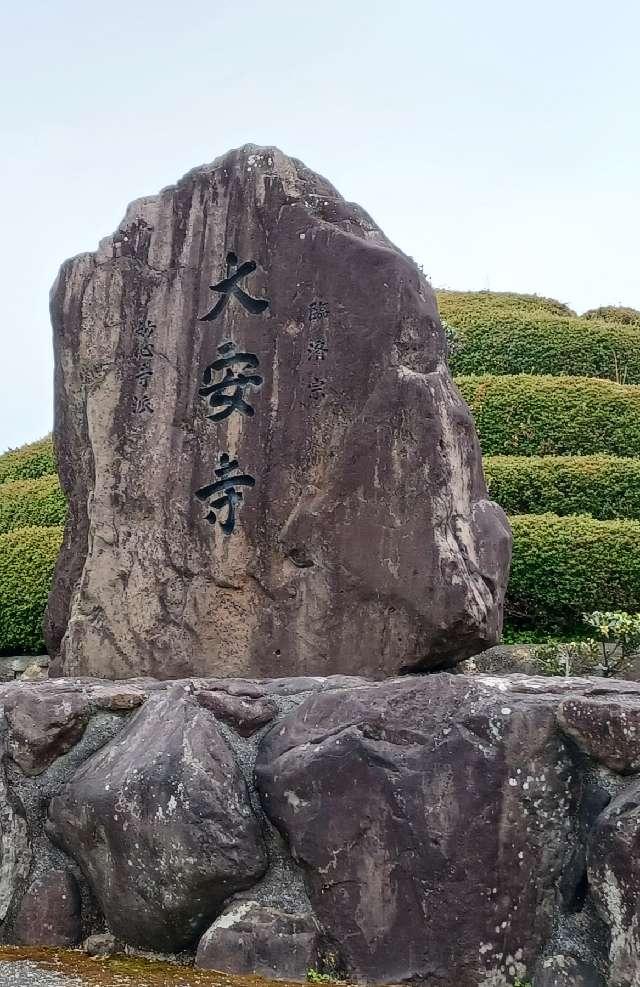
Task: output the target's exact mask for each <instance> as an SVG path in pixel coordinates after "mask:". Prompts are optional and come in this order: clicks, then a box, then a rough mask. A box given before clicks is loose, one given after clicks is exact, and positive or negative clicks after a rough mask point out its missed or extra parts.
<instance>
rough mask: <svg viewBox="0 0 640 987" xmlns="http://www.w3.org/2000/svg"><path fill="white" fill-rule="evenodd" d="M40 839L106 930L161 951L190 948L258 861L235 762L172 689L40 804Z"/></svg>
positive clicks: (256, 838)
mask: <svg viewBox="0 0 640 987" xmlns="http://www.w3.org/2000/svg"><path fill="white" fill-rule="evenodd" d="M49 833H50V835H51V836H52V838H53V839H54V840H55V842H56V843H57V844H58V845H59V846H60V847H61V848H62V849H64V850H65V851H66V852H67V853H68V854H70V856H71V857H73V858H74V859H75V860H76V862H77V863H78V864H79V866H80V867H81V868H82V871H83V873H84V874H85V876H86V878H87V880H88V882H89V884H90V886H91V889H92V891H93V893H94V894H95V896H96V898H97V900H98V902H99V904H100V906H101V908H102V911H103V913H104V915H105V917H106V919H107V924H108V926H109V928H110V930H111V932H113V933H114V934H115V935H116V936H117V937H118V938H120V939H122V940H124V941H125V942H128V943H131V944H133V945H135V946H137V947H139V948H142V949H153V950H157V951H160V952H165V953H166V952H178V951H179V950H181V949H187V948H189V947H190V946H193V945H195V943H196V942H197V941H198V939H199V938H200V936H201V935H202V933H203V932H204V931H205V929H206V928H207V927H208V926H209V925H210V924H211V922H212V921H213V919H214V918H215V917H216V915H217V914H218V912H219V911H220V908H221V907H222V904H223V902H224V900H225V899H226V898H228V897H229V896H230V895H232V894H234V893H235V892H237V891H241V890H244V889H245V888H248V887H250V886H251V885H252V884H253V883H254V882H255V881H256V880H257V879H258V878H259V877H260V876H261V875H262V874H263V872H264V870H265V868H266V864H267V861H266V855H265V850H264V845H263V841H262V834H261V831H260V826H259V824H258V821H257V819H256V817H255V815H254V813H253V810H252V808H251V804H250V801H249V795H248V792H247V787H246V783H245V782H244V779H243V778H242V775H241V773H240V770H239V767H238V765H237V763H236V760H235V758H234V756H233V754H232V753H231V751H230V750H229V748H228V747H227V745H226V743H225V741H224V739H223V738H222V736H221V735H220V733H219V731H218V728H217V726H216V722H215V719H214V717H213V716H212V715H211V714H210V713H208V712H207V711H206V710H204V709H203V708H202V707H201V706H199V705H198V704H197V703H196V701H195V700H194V698H193V696H192V695H191V694H190V693H189V692H188V691H187V690H186V689H185V688H183V687H175V688H174V689H172V690H169V692H167V693H166V694H164V695H160V696H158V697H152V698H151V699H149V700H148V701H147V703H146V704H145V705H144V706H143V707H142V709H140V710H139V711H138V712H137V713H135V714H134V715H133V717H132V718H131V719H130V720H129V722H128V724H127V725H126V726H125V727H124V728H123V730H122V731H121V732H120V733H118V734H117V736H116V737H115V738H114V739H113V740H112V741H111V743H109V744H108V745H107V746H106V747H104V748H103V749H102V750H99V751H98V752H97V753H96V754H94V755H93V756H92V757H91V758H89V760H88V761H87V762H86V763H85V764H84V765H82V767H81V768H80V769H79V770H78V771H77V772H76V773H75V774H74V775H73V777H72V778H71V780H70V781H69V783H68V784H67V785H66V787H65V788H64V789H63V790H62V792H61V793H60V794H59V795H57V796H56V797H55V798H54V799H53V800H52V802H51V804H50V808H49Z"/></svg>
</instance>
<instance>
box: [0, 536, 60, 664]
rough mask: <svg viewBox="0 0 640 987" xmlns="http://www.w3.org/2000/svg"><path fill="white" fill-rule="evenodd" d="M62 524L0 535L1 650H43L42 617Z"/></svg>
mask: <svg viewBox="0 0 640 987" xmlns="http://www.w3.org/2000/svg"><path fill="white" fill-rule="evenodd" d="M61 544H62V528H61V527H60V526H59V525H56V526H55V527H49V528H35V527H31V528H19V529H17V530H16V531H10V532H9V533H8V534H5V535H0V654H11V653H13V654H16V653H19V654H24V653H27V654H42V651H43V649H44V640H43V637H42V619H43V616H44V610H45V607H46V604H47V596H48V593H49V588H50V586H51V580H52V578H53V570H54V567H55V564H56V559H57V557H58V552H59V550H60V545H61Z"/></svg>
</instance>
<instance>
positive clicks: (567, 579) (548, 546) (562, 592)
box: [506, 514, 640, 630]
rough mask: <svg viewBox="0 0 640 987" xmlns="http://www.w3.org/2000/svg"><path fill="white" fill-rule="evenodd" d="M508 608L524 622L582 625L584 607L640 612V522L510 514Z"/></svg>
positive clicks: (510, 615) (513, 617)
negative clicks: (511, 552) (510, 539)
mask: <svg viewBox="0 0 640 987" xmlns="http://www.w3.org/2000/svg"><path fill="white" fill-rule="evenodd" d="M509 520H510V522H511V526H512V528H513V562H512V565H511V579H510V581H509V588H508V591H507V605H506V613H507V616H508V618H509V620H510V621H511V622H512V623H513V622H514V621H515V622H516V623H517V624H519V625H520V626H527V625H529V626H535V625H536V624H537V625H539V626H540V625H541V626H543V627H545V628H547V629H550V628H551V625H554V626H555V628H557V629H558V630H562V629H567V630H570V629H571V628H573V627H577V628H579V627H580V625H581V623H582V620H581V616H582V614H583V613H584V612H589V611H593V610H627V611H629V612H630V613H637V612H639V611H640V521H622V520H618V521H596V520H595V519H594V518H591V517H584V516H574V517H558V516H557V515H555V514H538V515H534V514H525V515H516V516H512V517H510V519H509Z"/></svg>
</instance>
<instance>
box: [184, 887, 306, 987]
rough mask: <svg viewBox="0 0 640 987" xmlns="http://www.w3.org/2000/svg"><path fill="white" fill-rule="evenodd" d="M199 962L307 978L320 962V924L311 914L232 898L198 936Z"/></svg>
mask: <svg viewBox="0 0 640 987" xmlns="http://www.w3.org/2000/svg"><path fill="white" fill-rule="evenodd" d="M195 965H196V967H199V968H200V969H202V970H220V971H222V972H223V973H235V974H255V975H257V976H259V977H266V978H268V979H270V980H273V979H283V980H301V981H304V982H306V980H307V973H308V971H309V970H313V969H315V968H316V967H317V965H318V928H317V925H316V923H315V921H314V920H313V918H312V916H310V915H305V914H291V913H287V912H283V911H280V910H279V909H277V908H272V907H269V906H266V905H260V904H259V903H258V902H256V901H238V902H234V903H233V904H232V905H231V906H230V907H229V908H227V909H226V910H225V911H224V912H223V913H222V915H221V916H220V917H219V918H218V919H216V921H215V922H214V923H213V925H212V926H211V928H210V929H208V930H207V931H206V932H205V934H204V936H203V937H202V939H201V940H200V944H199V945H198V952H197V953H196V964H195Z"/></svg>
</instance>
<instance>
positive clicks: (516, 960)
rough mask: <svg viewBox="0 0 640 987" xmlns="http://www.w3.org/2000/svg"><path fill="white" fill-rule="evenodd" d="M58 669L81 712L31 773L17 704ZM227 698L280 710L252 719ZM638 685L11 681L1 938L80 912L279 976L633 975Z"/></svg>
mask: <svg viewBox="0 0 640 987" xmlns="http://www.w3.org/2000/svg"><path fill="white" fill-rule="evenodd" d="M45 690H48V692H46V695H47V697H48V702H49V703H50V704H51V706H52V708H55V707H56V704H57V703H59V702H63V701H64V699H65V697H66V696H68V695H69V694H72V695H74V696H76V697H81V698H84V700H86V703H87V704H88V710H89V713H88V716H89V722H88V723H87V724H86V727H85V729H84V732H83V734H82V736H81V737H80V738H79V739H78V740H77V742H76V743H75V745H74V746H73V747H72V748H70V749H69V750H68V751H66V753H64V754H63V756H58V757H57V758H56V759H55V760H54V761H53V763H51V764H50V765H49V767H48V769H47V770H46V771H44V772H43V773H41V774H39V775H29V774H27V775H25V774H24V773H23V772H22V770H21V769H20V768H19V767H18V766H17V764H15V763H14V762H13V760H12V758H11V757H9V756H8V750H9V747H8V744H9V741H10V737H11V730H10V725H9V722H8V719H7V716H6V714H5V713H4V712H3V710H4V709H5V708H10V709H11V710H12V711H13V719H14V721H15V720H19V718H20V717H19V715H18V714H19V710H20V707H21V705H24V708H25V710H28V709H30V708H31V705H32V704H33V702H34V699H35V698H37V697H39V700H40V701H41V702H42V696H43V692H44V691H45ZM212 696H213V697H214V698H213V700H211V697H212ZM227 700H229V701H230V702H229V705H227ZM212 701H213V703H214V705H215V704H218V709H217V711H216V712H214V711H213V710H212V709H209V708H207V705H206V704H207V703H211V702H212ZM231 701H233V703H235V702H238V703H240V704H241V705H240V709H241V711H242V713H243V716H244V714H245V713H246V710H245V708H244V704H247V705H248V706H249V707H256V708H258V709H260V708H262V707H263V706H264V705H266V704H268V708H269V712H270V713H273V719H272V720H270V722H269V723H267V724H266V725H265V726H263V727H262V728H261V732H259V733H255V734H253V735H251V736H248V737H245V736H242V735H241V733H240V730H239V729H238V726H237V725H236V726H233V727H232V728H231V729H229V720H228V719H224V717H223V716H222V713H223V712H224V713H225V715H227V714H229V711H230V710H235V709H236V708H235V706H234V705H233V703H232V702H231ZM133 702H136V703H138V702H142V705H141V706H140V707H135V708H129V707H130V706H131V705H132V704H133ZM594 709H595V711H596V713H597V715H594V712H593V711H594ZM637 709H640V685H638V684H637V683H633V682H624V681H617V680H602V679H587V678H584V679H581V678H574V679H551V678H543V677H539V676H527V675H506V676H505V675H500V676H491V675H479V674H475V675H473V676H465V675H458V674H456V675H450V674H446V673H440V674H436V675H429V676H403V677H398V678H395V679H390V680H387V681H385V682H374V681H367V680H365V679H363V678H359V677H348V676H339V675H337V676H333V677H329V678H321V677H317V676H316V677H311V676H307V677H303V678H300V679H296V678H292V677H285V678H280V679H274V680H257V679H241V678H233V679H232V678H226V679H218V680H216V679H212V678H203V679H185V680H182V681H178V682H175V683H171V682H165V681H155V680H153V679H150V678H146V679H144V680H142V679H138V680H136V681H134V682H130V681H129V682H113V683H110V682H104V681H103V680H99V679H77V680H75V679H74V680H53V679H52V680H49V681H48V682H47V683H39V682H36V683H32V684H29V683H22V682H19V683H7V684H4V685H2V686H1V687H0V745H1V746H0V755H2V757H1V764H0V942H2V943H7V944H10V943H17V942H22V941H25V942H27V941H29V942H30V941H31V940H34V939H35V940H36V941H37V939H38V932H37V930H38V928H39V927H41V928H42V938H41V942H42V943H44V942H45V941H46V942H49V941H51V940H52V937H53V935H54V933H55V935H56V936H57V935H61V934H64V930H65V929H67V934H68V935H69V937H70V938H71V937H72V936H74V935H75V933H69V932H68V929H69V928H73V924H74V923H75V922H76V921H78V922H79V923H80V927H81V938H79V940H78V941H82V940H83V939H84V940H86V939H87V938H89V939H90V938H91V937H92V936H95V935H96V934H100V935H101V934H104V933H105V930H108V931H109V932H110V933H111V934H113V935H115V936H116V937H117V941H118V942H119V943H120V944H121V946H122V948H129V947H137V948H138V949H140V948H142V949H146V950H149V949H150V950H154V951H156V952H163V953H164V952H174V951H176V950H183V949H184V950H185V951H186V952H187V953H188V954H189V955H191V956H193V955H194V954H195V953H196V952H197V953H198V954H199V959H198V962H199V963H200V964H201V966H202V967H203V968H220V967H222V968H223V969H226V970H228V971H229V972H232V971H238V972H240V971H242V970H244V971H246V972H249V971H251V972H252V971H253V970H255V971H259V972H262V973H264V974H265V975H267V976H270V977H273V976H279V977H289V978H292V979H301V978H303V976H304V973H305V972H306V969H307V968H308V967H309V966H312V965H313V966H314V968H315V969H317V970H319V971H321V972H323V973H336V972H337V973H338V974H341V975H342V976H343V977H345V978H346V980H347V981H348V982H351V983H353V982H355V981H357V980H360V981H363V982H366V983H370V984H375V983H400V982H405V983H415V984H416V985H420V987H436V985H437V987H514V984H515V983H516V982H517V981H518V980H520V981H521V982H522V983H523V984H532V985H535V987H541V985H542V987H605V985H606V987H638V984H639V983H640V976H639V975H640V933H639V928H640V922H639V918H638V916H639V915H640V867H639V864H638V861H640V789H639V785H640V782H639V780H638V779H639V777H640V774H639V773H637V772H636V773H632V774H629V773H628V772H629V766H630V765H632V764H633V763H634V758H635V749H636V741H635V736H634V735H633V732H632V731H631V730H630V724H632V723H633V722H634V717H635V713H636V710H637ZM603 710H606V716H605V714H604V713H603ZM607 718H608V720H609V723H608V727H607V728H606V729H605V727H604V725H603V724H605V722H606V719H607ZM240 726H241V728H242V729H245V726H246V724H245V726H243V724H242V723H241V724H240ZM578 727H579V731H578ZM584 737H588V743H587V742H585V741H584ZM39 743H40V741H39V734H37V733H36V734H34V744H35V745H36V748H38V749H39V746H38V745H39ZM627 745H628V746H627ZM61 753H62V751H61ZM47 817H48V818H49V823H48V825H47V824H46V820H47ZM274 826H275V827H276V828H274ZM60 874H62V875H65V874H67V875H69V879H70V875H71V874H72V875H73V878H74V879H75V880H76V881H77V883H78V891H79V897H80V903H79V906H78V907H79V914H78V913H77V912H76V910H75V905H73V902H77V898H75V895H73V894H72V895H71V897H70V898H69V899H68V901H65V899H63V903H62V905H61V904H60V903H59V904H58V906H56V904H55V901H56V895H59V894H60V892H61V889H63V888H64V886H65V882H66V880H67V879H68V878H66V877H59V876H58V875H60ZM70 904H71V905H73V907H70V908H69V911H68V912H65V908H67V907H68V906H69V905H70ZM63 906H64V907H63ZM45 926H47V927H48V926H51V928H45ZM61 930H62V931H61ZM88 948H89V947H88ZM91 948H96V949H101V948H102V947H99V946H97V945H96V946H95V947H93V946H92V947H91ZM106 948H107V950H109V949H110V948H111V947H110V946H107V947H106Z"/></svg>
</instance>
